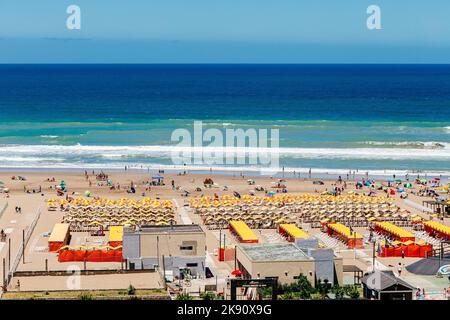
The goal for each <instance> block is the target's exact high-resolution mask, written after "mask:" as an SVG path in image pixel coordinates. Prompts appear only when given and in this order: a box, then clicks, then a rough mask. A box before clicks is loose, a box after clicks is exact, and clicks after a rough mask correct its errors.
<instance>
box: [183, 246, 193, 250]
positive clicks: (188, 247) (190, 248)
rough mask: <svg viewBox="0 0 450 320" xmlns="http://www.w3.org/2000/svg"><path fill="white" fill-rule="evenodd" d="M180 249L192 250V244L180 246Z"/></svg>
mask: <svg viewBox="0 0 450 320" xmlns="http://www.w3.org/2000/svg"><path fill="white" fill-rule="evenodd" d="M180 250H194V246H180Z"/></svg>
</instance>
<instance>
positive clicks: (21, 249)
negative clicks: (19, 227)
mask: <svg viewBox="0 0 450 320" xmlns="http://www.w3.org/2000/svg"><path fill="white" fill-rule="evenodd" d="M40 216H41V208H39V209H38V210H37V212H36V216H35V217H34V218H33V221H32V222H31V224H30V226H29V227H28V228H27V229H26V231H25V237H24V241H23V242H22V243H21V244H20V246H19V251H18V252H17V255H16V258H15V259H14V262H13V263H12V265H11V268H10V269H9V272H8V276H7V277H6V285H9V283H10V282H11V279H12V277H13V276H14V273H15V272H16V270H17V267H18V266H19V263H20V259H22V255H23V252H24V251H25V249H26V247H27V243H28V241H29V240H30V238H31V235H32V234H33V231H34V228H35V227H36V224H37V222H38V221H39V218H40Z"/></svg>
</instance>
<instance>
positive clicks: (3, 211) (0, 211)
mask: <svg viewBox="0 0 450 320" xmlns="http://www.w3.org/2000/svg"><path fill="white" fill-rule="evenodd" d="M6 209H8V202H7V203H6V204H5V206H4V207H3V209H2V210H0V218H1V217H2V216H3V214H4V213H5V211H6Z"/></svg>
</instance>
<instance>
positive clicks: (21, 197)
mask: <svg viewBox="0 0 450 320" xmlns="http://www.w3.org/2000/svg"><path fill="white" fill-rule="evenodd" d="M98 173H99V172H95V174H98ZM95 174H93V173H92V171H90V172H88V175H87V176H86V175H85V173H84V172H81V173H74V172H66V173H63V172H26V173H23V172H22V173H21V172H15V173H11V172H2V173H0V181H3V182H4V183H5V185H6V186H7V187H8V188H9V192H8V193H3V194H1V195H0V208H3V206H4V205H5V204H6V203H7V204H8V207H7V208H6V210H5V212H4V213H3V215H2V217H1V218H0V222H1V227H2V229H3V230H4V231H5V232H6V233H7V242H8V241H10V240H9V239H11V243H12V247H11V252H9V250H8V249H7V247H8V246H7V243H2V246H1V248H0V258H6V257H7V256H8V255H10V256H11V261H13V260H14V257H16V255H17V254H18V248H19V245H20V243H21V241H22V232H23V231H22V230H25V229H27V228H28V227H29V226H30V224H31V223H32V222H33V220H35V219H36V215H37V214H38V213H40V216H39V219H38V221H37V224H36V226H35V228H34V231H33V233H32V235H31V237H30V239H29V241H28V243H27V246H26V249H25V261H23V257H22V261H20V263H19V264H18V267H17V272H22V273H23V274H25V275H26V273H27V272H31V271H34V272H39V271H43V270H44V269H45V268H48V270H51V271H64V270H67V269H68V268H73V267H75V268H76V267H78V268H79V269H80V270H83V269H84V268H87V269H89V270H120V269H121V267H122V266H121V264H120V263H112V262H111V263H106V262H101V263H88V265H87V266H86V265H83V263H60V262H58V260H57V257H56V254H54V253H49V252H48V250H47V241H48V240H47V239H48V238H47V237H45V234H48V233H49V232H51V230H52V227H53V225H54V224H55V223H58V222H61V221H62V219H63V213H62V212H60V211H59V210H57V211H52V212H50V211H48V208H47V203H46V201H47V200H48V199H51V198H53V199H61V200H62V199H65V197H66V195H67V196H71V197H78V196H84V195H85V193H86V191H89V192H90V197H91V198H95V197H99V198H110V199H120V198H129V199H136V200H139V199H142V198H144V197H149V198H152V199H161V200H164V199H167V200H173V202H174V203H175V206H176V222H177V223H178V224H183V223H185V224H186V223H198V224H200V225H202V220H201V219H200V217H199V215H196V214H194V212H193V210H192V209H191V208H190V207H189V203H190V199H191V198H193V197H200V196H214V195H217V196H223V195H230V194H233V192H237V193H239V194H241V195H246V194H249V193H252V194H256V195H260V196H263V195H264V194H265V192H264V191H256V190H255V187H256V186H261V187H263V188H264V189H265V190H267V191H269V192H270V191H273V192H279V191H281V189H280V188H276V185H277V184H278V183H279V180H278V178H271V177H257V178H255V177H246V176H240V175H236V176H229V175H218V174H203V175H202V174H186V175H178V174H161V175H163V176H164V181H165V185H163V186H150V188H149V187H148V185H147V182H148V181H151V180H152V176H153V175H155V174H156V173H155V172H153V173H152V172H150V173H135V172H107V173H106V174H107V175H108V179H110V180H111V181H112V185H113V186H114V190H112V188H111V187H109V186H107V185H106V183H105V182H104V181H103V182H101V181H97V180H96V175H95ZM19 176H22V177H24V178H25V180H18V177H19ZM13 177H15V179H14V180H13V179H12V178H13ZM206 178H212V179H213V181H214V187H212V188H205V187H204V185H203V181H204V180H205V179H206ZM249 179H250V180H254V184H252V185H250V184H249V182H248V180H249ZM62 180H63V181H64V182H65V185H66V186H67V189H68V192H66V193H65V194H64V196H60V197H58V196H57V192H56V189H55V187H56V185H59V184H60V182H61V181H62ZM172 180H173V182H174V187H172ZM344 181H345V185H346V189H345V190H343V193H348V192H355V193H359V194H368V193H369V188H367V187H363V188H362V189H356V188H355V184H356V181H352V180H348V181H347V180H344ZM322 182H323V184H322V185H319V184H314V183H313V181H311V180H307V179H292V178H287V179H285V181H283V182H282V183H283V184H284V185H285V186H286V189H287V190H286V191H287V192H288V193H289V194H293V195H296V194H316V195H318V194H321V193H323V192H325V191H330V190H332V188H333V187H335V186H336V183H337V182H336V181H334V180H322ZM132 185H133V186H135V189H136V193H128V192H127V190H129V189H130V187H131V186H132ZM339 186H340V187H342V188H343V184H339ZM119 188H120V189H119ZM197 188H200V189H197ZM417 188H418V186H415V187H414V188H413V189H411V190H410V191H409V196H408V202H405V200H403V199H401V198H400V197H399V196H398V194H397V195H395V196H391V197H390V198H389V200H390V201H392V202H393V203H395V204H396V205H398V206H399V207H401V208H403V209H405V210H407V211H408V212H409V214H410V215H419V216H421V217H423V218H424V219H429V218H430V216H429V214H427V213H424V212H423V211H422V210H420V209H419V206H420V205H421V203H422V200H425V199H430V198H429V197H427V198H425V197H419V196H417V195H414V194H412V193H411V191H413V192H414V191H417ZM199 190H201V191H199ZM39 191H40V192H39ZM186 191H187V192H188V194H187V195H188V196H186ZM383 194H384V193H383V192H382V191H380V192H379V193H378V195H383ZM384 196H386V195H384ZM411 203H415V204H417V207H413V206H411ZM16 207H21V213H17V212H16V211H15V209H16ZM443 223H444V224H446V225H449V220H448V219H445V220H444V221H443ZM301 227H302V228H303V229H304V230H305V231H306V232H308V233H310V234H311V235H318V237H319V238H320V234H321V231H320V229H316V228H311V226H310V225H308V224H302V225H301ZM203 229H204V230H205V232H206V244H207V252H208V258H207V260H208V261H210V262H209V263H210V268H211V269H212V270H214V273H216V274H217V275H218V277H219V280H218V283H219V287H220V285H222V286H223V285H224V283H225V278H226V276H227V275H228V274H229V272H231V271H232V270H233V269H234V265H233V263H232V262H230V261H227V262H219V261H217V257H216V256H215V255H214V251H217V248H218V239H219V231H218V230H209V229H208V228H207V227H206V226H203ZM356 230H357V231H358V232H361V233H362V234H365V235H367V234H368V230H367V228H363V227H361V228H356ZM222 232H223V234H226V238H227V244H229V245H233V244H236V243H237V240H236V238H235V237H234V236H233V235H232V234H231V233H230V232H229V231H228V230H223V231H222ZM255 232H256V234H257V235H258V238H259V240H260V243H268V242H271V241H273V240H271V239H273V238H274V237H276V235H277V232H276V230H275V229H262V230H255ZM86 241H96V240H92V239H89V235H88V234H83V233H76V234H75V235H73V237H72V239H71V245H80V244H85V243H86ZM277 241H283V240H281V238H279V240H277ZM371 251H372V249H371V247H364V248H361V249H359V250H357V252H355V251H354V250H349V249H340V250H338V254H339V255H340V256H342V257H343V259H344V264H353V265H357V266H358V267H359V268H361V269H362V270H368V269H369V268H370V266H371ZM398 260H399V259H397V258H383V259H377V263H378V262H379V263H380V265H383V266H384V267H386V268H387V269H392V270H395V267H394V266H396V265H397V263H398ZM416 260H418V259H417V258H407V259H404V260H402V261H401V262H402V263H404V264H405V265H406V264H409V263H412V262H414V261H416ZM11 263H12V262H11ZM8 268H9V265H8V264H7V266H6V269H8ZM24 272H25V273H24ZM89 277H90V276H82V277H81V279H82V281H81V283H82V288H84V289H106V288H109V289H123V287H124V286H126V285H128V284H130V283H132V284H133V285H134V286H135V287H136V288H145V289H148V288H161V286H162V281H161V279H160V277H159V276H158V275H157V273H154V274H152V275H151V277H147V276H146V279H147V280H144V281H143V280H142V278H140V275H139V274H135V275H122V274H110V275H108V274H106V275H101V281H100V280H99V281H100V282H98V284H94V282H92V277H91V278H89ZM17 280H20V283H21V287H20V289H21V290H25V291H26V290H39V289H42V290H44V289H45V290H61V289H63V287H64V283H65V281H66V280H67V276H65V277H64V276H63V277H61V276H55V277H45V276H44V277H42V276H29V275H26V276H19V277H17V278H13V280H12V281H11V284H10V287H9V290H17V289H18V288H17V284H16V283H17ZM210 280H211V279H210ZM211 281H213V280H211ZM421 281H422V280H421ZM203 285H204V283H203Z"/></svg>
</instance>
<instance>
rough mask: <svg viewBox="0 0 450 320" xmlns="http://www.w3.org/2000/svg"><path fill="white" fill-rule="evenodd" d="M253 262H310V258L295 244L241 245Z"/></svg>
mask: <svg viewBox="0 0 450 320" xmlns="http://www.w3.org/2000/svg"><path fill="white" fill-rule="evenodd" d="M241 248H242V250H243V251H244V252H245V253H246V254H247V255H248V257H249V258H250V259H251V260H252V261H292V260H310V257H309V256H308V255H307V254H306V253H305V252H303V251H302V250H300V249H299V248H298V247H297V246H296V245H295V244H293V243H272V244H251V245H245V244H243V245H241Z"/></svg>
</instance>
